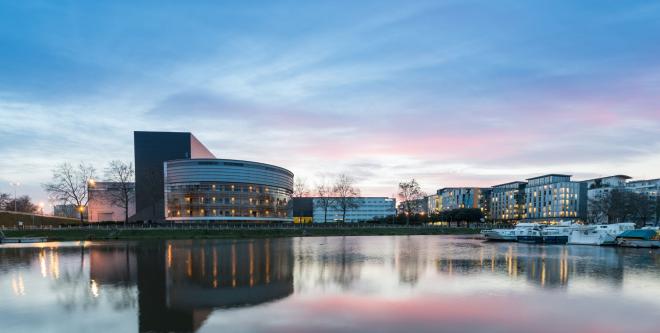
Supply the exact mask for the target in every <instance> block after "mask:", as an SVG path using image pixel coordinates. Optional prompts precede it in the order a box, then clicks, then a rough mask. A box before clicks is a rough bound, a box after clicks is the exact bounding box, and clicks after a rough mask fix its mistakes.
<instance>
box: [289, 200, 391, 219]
mask: <svg viewBox="0 0 660 333" xmlns="http://www.w3.org/2000/svg"><path fill="white" fill-rule="evenodd" d="M323 200H326V199H323V198H318V197H310V198H294V199H293V207H294V211H293V215H294V219H295V221H296V222H297V223H309V222H313V223H324V222H328V223H331V222H341V220H342V217H343V216H342V215H343V212H342V210H341V209H340V208H338V207H337V205H336V204H335V203H336V200H337V198H329V200H330V201H328V203H329V205H328V209H327V216H326V211H325V208H324V207H325V206H326V205H324V204H323ZM355 203H356V207H355V208H351V209H348V210H347V211H346V220H345V222H348V223H351V222H367V221H372V220H374V219H382V218H388V217H393V216H395V215H396V200H395V199H392V198H386V197H359V198H355Z"/></svg>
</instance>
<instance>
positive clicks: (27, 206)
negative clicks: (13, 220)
mask: <svg viewBox="0 0 660 333" xmlns="http://www.w3.org/2000/svg"><path fill="white" fill-rule="evenodd" d="M0 196H2V195H0ZM0 200H1V199H0ZM5 206H6V207H7V208H9V207H11V208H12V209H13V210H14V211H16V212H22V213H36V212H37V205H35V204H34V203H32V199H31V198H30V197H29V196H27V195H24V196H20V197H18V198H16V199H9V201H7V202H6V203H5Z"/></svg>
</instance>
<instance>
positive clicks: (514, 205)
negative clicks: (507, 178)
mask: <svg viewBox="0 0 660 333" xmlns="http://www.w3.org/2000/svg"><path fill="white" fill-rule="evenodd" d="M526 186H527V183H526V182H519V181H516V182H509V183H505V184H500V185H495V186H493V190H492V194H491V199H490V217H491V219H492V220H493V221H497V222H516V221H520V220H521V219H522V218H523V216H524V214H525V187H526Z"/></svg>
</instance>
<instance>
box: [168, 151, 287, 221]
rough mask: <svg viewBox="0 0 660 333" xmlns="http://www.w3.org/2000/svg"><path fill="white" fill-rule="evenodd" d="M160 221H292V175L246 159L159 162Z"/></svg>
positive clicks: (271, 166)
mask: <svg viewBox="0 0 660 333" xmlns="http://www.w3.org/2000/svg"><path fill="white" fill-rule="evenodd" d="M164 190H165V219H166V220H168V221H176V222H193V221H222V222H233V221H236V222H239V221H240V222H293V214H292V207H291V195H292V193H293V173H292V172H291V171H289V170H286V169H284V168H281V167H278V166H274V165H269V164H264V163H257V162H249V161H238V160H225V159H180V160H172V161H166V162H165V163H164Z"/></svg>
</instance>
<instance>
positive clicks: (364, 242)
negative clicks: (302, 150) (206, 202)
mask: <svg viewBox="0 0 660 333" xmlns="http://www.w3.org/2000/svg"><path fill="white" fill-rule="evenodd" d="M659 267H660V255H659V254H658V252H657V251H653V250H651V251H649V250H635V249H618V248H604V247H589V246H560V245H556V246H539V245H526V244H515V243H501V244H491V243H482V242H481V241H478V240H472V239H463V238H455V237H438V236H416V237H328V238H295V239H290V238H283V239H264V240H236V241H231V240H229V241H225V240H223V241H206V240H199V241H155V242H106V243H89V242H87V243H61V244H58V243H51V244H47V245H45V246H43V245H42V246H25V245H23V246H21V245H15V246H2V247H0V299H2V300H9V301H6V302H2V303H0V321H2V322H3V325H6V327H7V328H9V329H10V331H12V330H15V331H80V330H85V329H90V328H93V329H94V330H96V331H99V330H101V331H104V330H110V329H108V328H105V326H103V325H100V324H101V323H102V322H104V321H106V322H107V323H108V324H110V325H111V326H108V327H117V326H118V325H119V326H120V327H121V329H113V331H115V330H118V331H139V332H172V331H176V332H195V331H200V332H203V331H217V330H219V329H226V330H229V331H246V332H247V331H264V332H266V331H282V332H288V331H309V330H315V331H323V332H333V331H342V332H350V331H355V330H359V331H373V332H384V331H391V332H396V331H401V330H410V329H412V330H415V331H437V330H438V327H440V326H438V325H442V327H445V328H447V329H448V330H450V331H459V332H461V331H465V332H469V331H474V330H477V331H479V330H497V329H498V328H499V329H500V330H503V331H517V330H518V331H520V332H525V331H546V330H545V329H544V328H541V327H537V326H534V323H533V322H532V321H529V322H526V320H527V319H530V318H535V317H538V320H543V317H544V316H545V315H547V313H548V312H552V314H553V316H559V317H562V316H563V318H565V320H564V321H562V324H564V325H565V327H564V328H565V329H566V330H569V331H588V330H591V331H594V330H595V331H598V330H600V331H603V330H605V329H607V330H606V331H611V332H646V331H648V332H652V331H653V330H652V329H651V330H647V328H652V327H654V326H653V325H657V324H659V322H658V318H657V317H647V313H657V310H660V280H659V278H658V276H659V275H660V274H659V273H660V268H659ZM621 301H624V302H623V303H621ZM589 302H592V303H589ZM601 302H602V303H601ZM500 304H502V305H503V304H508V305H509V306H510V308H511V309H516V310H521V309H524V311H525V312H526V317H525V318H527V319H525V320H523V319H522V318H518V319H512V318H511V313H510V312H507V311H500V310H499V309H498V306H499V305H500ZM550 304H552V307H549V306H550ZM622 304H625V307H624V306H623V305H622ZM578 307H579V308H578ZM583 307H586V308H587V310H585V309H584V308H583ZM35 309H40V312H39V313H40V314H39V315H35V312H34V310H35ZM397 309H399V310H397ZM431 309H442V311H443V313H444V315H440V314H438V313H436V312H435V310H431ZM594 309H598V311H600V313H599V312H594V316H599V315H603V314H604V313H610V314H611V315H608V316H607V318H604V319H600V318H599V324H597V325H596V326H594V325H593V324H591V323H590V321H589V320H588V319H587V320H586V321H585V322H586V323H588V324H589V325H586V326H581V325H582V324H583V323H581V321H580V320H583V321H584V319H583V318H584V316H587V318H588V314H589V313H590V312H593V311H594ZM632 309H634V311H633V310H632ZM579 311H582V312H581V313H582V314H581V315H576V313H577V314H580V312H579ZM654 311H655V312H654ZM62 318H69V319H68V320H62ZM581 318H582V319H581ZM617 320H620V321H622V322H624V323H626V325H624V326H620V325H619V326H616V325H615V323H616V321H617ZM112 325H114V326H112ZM649 325H650V326H649ZM587 328H588V329H587ZM548 331H549V330H548Z"/></svg>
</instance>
